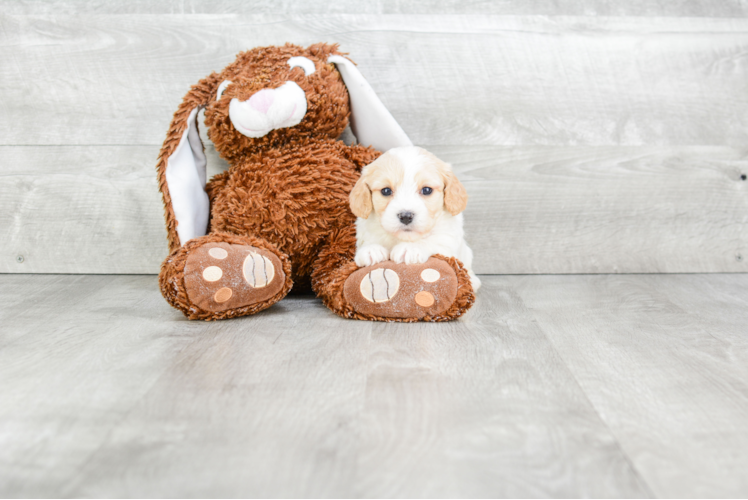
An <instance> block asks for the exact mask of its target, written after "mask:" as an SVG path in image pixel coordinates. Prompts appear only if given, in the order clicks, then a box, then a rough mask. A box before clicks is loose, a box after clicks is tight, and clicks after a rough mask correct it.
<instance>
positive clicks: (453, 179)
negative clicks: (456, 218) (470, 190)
mask: <svg viewBox="0 0 748 500" xmlns="http://www.w3.org/2000/svg"><path fill="white" fill-rule="evenodd" d="M442 176H443V177H444V208H446V209H447V211H448V212H449V213H450V214H452V215H457V214H459V213H460V212H462V211H463V210H465V208H466V207H467V200H468V195H467V191H466V190H465V186H463V185H462V183H461V182H460V181H459V180H457V176H455V174H454V172H452V169H451V168H448V169H447V168H445V169H443V170H442Z"/></svg>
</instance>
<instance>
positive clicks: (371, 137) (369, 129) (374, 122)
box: [327, 56, 413, 151]
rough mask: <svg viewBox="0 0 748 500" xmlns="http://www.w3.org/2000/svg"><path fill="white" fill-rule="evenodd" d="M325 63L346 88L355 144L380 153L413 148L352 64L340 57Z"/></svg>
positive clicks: (332, 57)
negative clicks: (368, 147)
mask: <svg viewBox="0 0 748 500" xmlns="http://www.w3.org/2000/svg"><path fill="white" fill-rule="evenodd" d="M327 62H329V63H333V64H335V66H336V67H337V68H338V71H339V72H340V75H341V76H342V77H343V82H345V86H346V87H347V88H348V96H349V97H350V101H351V129H353V133H354V135H355V136H356V139H358V142H359V144H362V145H364V146H369V145H371V146H374V147H375V148H376V149H379V150H380V151H387V150H388V149H391V148H397V147H401V146H412V145H413V143H412V142H411V141H410V139H409V138H408V135H407V134H406V133H405V131H404V130H403V129H402V127H401V126H400V124H399V123H397V120H395V117H393V116H392V114H391V113H390V112H389V111H388V110H387V108H386V107H385V106H384V104H382V101H380V100H379V97H377V94H376V93H375V92H374V89H373V88H371V85H369V82H367V81H366V78H364V75H362V74H361V72H360V71H359V70H358V68H357V67H356V65H355V64H353V63H352V62H351V61H349V60H348V59H346V58H345V57H343V56H330V57H329V58H328V59H327Z"/></svg>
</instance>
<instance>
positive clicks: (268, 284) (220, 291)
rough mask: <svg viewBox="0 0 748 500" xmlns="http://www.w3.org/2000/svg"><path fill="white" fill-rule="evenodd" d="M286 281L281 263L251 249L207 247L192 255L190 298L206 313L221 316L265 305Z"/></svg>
mask: <svg viewBox="0 0 748 500" xmlns="http://www.w3.org/2000/svg"><path fill="white" fill-rule="evenodd" d="M285 281H286V276H285V274H284V272H283V266H282V264H281V261H280V259H279V258H278V257H277V256H276V255H275V254H273V253H272V252H270V251H268V250H265V249H261V248H256V247H252V246H248V245H234V244H230V243H220V242H215V243H213V242H211V243H206V244H204V245H202V246H200V247H198V248H196V249H194V250H192V251H191V252H190V253H189V256H188V257H187V262H186V264H185V268H184V284H185V288H186V289H187V296H188V297H189V299H190V301H191V302H192V303H193V304H195V305H196V306H198V307H200V308H201V309H203V310H205V311H212V312H220V311H226V310H229V309H235V308H238V307H244V306H247V305H251V304H256V303H259V302H262V301H265V300H267V299H269V298H271V297H273V296H274V295H275V294H277V293H278V292H279V291H280V290H281V289H282V288H283V285H284V283H285Z"/></svg>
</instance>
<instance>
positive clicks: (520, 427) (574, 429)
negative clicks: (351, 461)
mask: <svg viewBox="0 0 748 500" xmlns="http://www.w3.org/2000/svg"><path fill="white" fill-rule="evenodd" d="M483 286H484V287H483V288H481V290H480V292H479V295H478V302H477V304H476V306H475V308H474V309H473V310H472V311H470V312H469V313H468V315H467V316H466V318H465V319H464V320H461V321H458V322H454V323H446V324H414V325H407V326H404V325H395V324H375V325H374V327H373V330H372V341H371V346H370V355H369V360H368V375H367V384H366V404H365V406H364V409H363V412H362V425H361V439H362V443H361V446H360V449H361V455H360V458H359V471H360V475H361V477H360V484H359V490H358V491H357V494H356V496H362V497H374V498H392V497H405V498H483V497H493V498H495V497H499V498H528V497H532V498H537V497H553V498H559V497H609V496H611V495H613V496H619V495H620V496H623V497H648V496H651V492H650V491H649V489H648V487H647V486H646V484H645V483H644V482H643V481H642V480H641V478H640V477H639V474H638V473H637V472H636V471H635V470H634V469H633V468H632V467H631V464H630V463H629V462H628V459H627V457H625V455H623V454H621V452H620V449H619V446H618V443H617V442H616V440H615V439H614V438H613V437H612V436H611V435H610V434H609V431H608V429H607V428H606V427H605V426H604V425H602V423H601V421H600V420H599V416H598V415H597V414H596V413H595V412H592V411H589V401H588V400H587V398H586V396H585V395H584V393H583V392H582V391H580V390H579V387H578V386H577V384H576V381H575V380H574V378H573V376H571V374H570V373H569V372H568V371H567V369H566V367H565V366H564V364H563V363H562V362H561V360H560V359H559V358H558V355H557V353H556V352H555V350H554V349H553V348H552V346H551V345H550V344H549V342H548V339H547V338H546V337H545V335H544V334H543V332H542V331H541V329H539V328H538V327H537V325H536V324H535V323H534V321H533V319H532V314H531V313H530V312H529V311H527V310H526V308H525V306H524V305H523V304H522V301H521V300H520V299H519V297H518V296H517V294H516V292H515V290H514V287H513V286H512V285H511V282H506V281H503V280H499V279H495V278H488V279H487V280H486V281H484V285H483ZM593 478H594V479H593Z"/></svg>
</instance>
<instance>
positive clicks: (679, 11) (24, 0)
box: [3, 0, 748, 17]
mask: <svg viewBox="0 0 748 500" xmlns="http://www.w3.org/2000/svg"><path fill="white" fill-rule="evenodd" d="M3 11H4V12H5V13H7V14H28V15H40V14H47V15H49V14H60V13H66V14H89V13H92V12H93V13H97V14H250V13H254V14H284V13H289V12H293V13H295V14H480V15H491V14H494V15H495V14H500V15H545V16H550V15H566V16H570V15H575V16H674V17H687V16H697V17H746V16H748V4H746V2H745V0H729V1H716V0H679V1H677V2H672V1H666V0H659V1H652V0H635V1H634V0H632V1H628V2H613V1H611V0H577V1H574V2H556V1H553V0H539V1H538V0H535V1H532V2H516V1H512V0H470V1H464V0H426V1H424V0H420V1H418V2H406V1H403V0H347V1H345V2H327V1H322V0H274V1H269V0H252V1H244V0H162V1H159V2H158V3H154V2H149V1H147V0H133V1H130V2H118V1H117V0H94V1H87V2H76V1H71V0H4V1H3Z"/></svg>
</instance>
